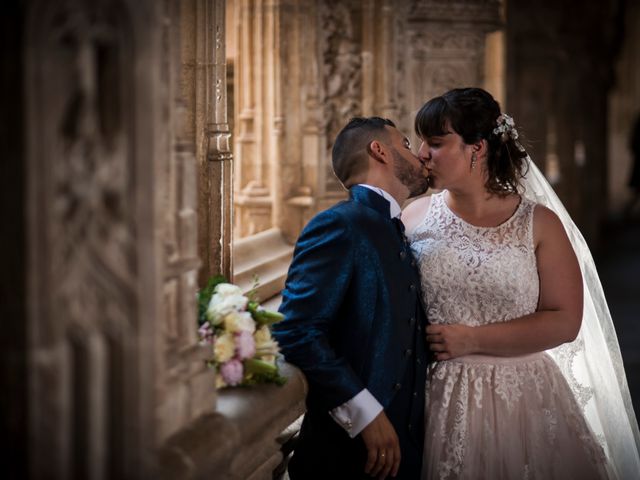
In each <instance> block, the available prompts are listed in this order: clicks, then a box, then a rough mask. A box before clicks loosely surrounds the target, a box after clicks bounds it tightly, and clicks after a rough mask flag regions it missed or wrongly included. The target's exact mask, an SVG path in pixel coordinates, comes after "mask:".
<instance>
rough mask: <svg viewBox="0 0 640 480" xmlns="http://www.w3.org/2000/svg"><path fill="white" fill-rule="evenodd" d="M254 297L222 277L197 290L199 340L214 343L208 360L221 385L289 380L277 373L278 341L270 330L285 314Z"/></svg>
mask: <svg viewBox="0 0 640 480" xmlns="http://www.w3.org/2000/svg"><path fill="white" fill-rule="evenodd" d="M253 297H254V295H253V294H251V293H250V294H249V296H245V295H243V294H242V290H240V288H239V287H238V286H236V285H233V284H231V283H227V282H226V280H225V278H224V277H221V276H218V277H212V278H211V279H209V282H208V284H207V286H206V287H205V288H204V289H202V290H201V291H200V292H198V310H199V312H198V324H199V326H200V327H199V329H198V333H199V336H200V343H201V344H205V345H211V346H212V350H213V352H212V353H213V356H212V358H211V359H209V360H208V362H207V363H208V364H209V366H211V367H212V368H215V370H216V386H217V387H218V388H223V387H226V386H236V385H255V384H257V383H276V384H278V385H283V384H284V383H285V382H286V378H284V377H283V376H281V375H280V373H279V372H278V366H277V365H276V355H277V354H278V352H279V350H278V344H277V343H276V341H275V340H274V339H273V338H272V337H271V330H270V326H271V325H272V324H273V323H276V322H279V321H281V320H282V319H283V318H284V317H283V315H282V314H280V313H277V312H270V311H268V310H265V309H263V308H262V307H260V305H259V304H258V302H257V301H256V300H255V299H254V298H253Z"/></svg>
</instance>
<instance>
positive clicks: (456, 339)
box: [427, 325, 478, 360]
mask: <svg viewBox="0 0 640 480" xmlns="http://www.w3.org/2000/svg"><path fill="white" fill-rule="evenodd" d="M474 330H475V327H469V326H467V325H429V326H427V343H428V345H429V349H430V350H431V351H432V352H434V354H435V357H436V360H450V359H452V358H456V357H461V356H463V355H469V354H472V353H476V351H477V349H478V344H477V341H476V338H475V335H474V333H475V332H474Z"/></svg>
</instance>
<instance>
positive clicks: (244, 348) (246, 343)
mask: <svg viewBox="0 0 640 480" xmlns="http://www.w3.org/2000/svg"><path fill="white" fill-rule="evenodd" d="M236 352H237V354H238V357H239V358H240V360H244V359H245V358H251V357H253V356H254V355H255V353H256V342H255V340H254V339H253V334H252V333H251V332H246V331H244V332H240V333H237V334H236Z"/></svg>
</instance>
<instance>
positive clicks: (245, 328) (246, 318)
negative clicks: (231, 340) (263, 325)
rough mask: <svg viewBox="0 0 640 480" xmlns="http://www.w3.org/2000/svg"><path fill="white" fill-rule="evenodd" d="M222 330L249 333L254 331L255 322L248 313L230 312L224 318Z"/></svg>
mask: <svg viewBox="0 0 640 480" xmlns="http://www.w3.org/2000/svg"><path fill="white" fill-rule="evenodd" d="M224 329H225V330H226V331H227V332H231V333H236V332H249V333H253V332H255V331H256V322H254V321H253V317H252V316H251V314H250V313H249V312H236V311H233V312H230V313H228V314H227V315H226V316H225V317H224Z"/></svg>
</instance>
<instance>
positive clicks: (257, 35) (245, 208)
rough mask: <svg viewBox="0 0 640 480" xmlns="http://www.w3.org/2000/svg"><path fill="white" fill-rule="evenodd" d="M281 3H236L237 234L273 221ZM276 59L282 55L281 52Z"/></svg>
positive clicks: (260, 228) (245, 0) (247, 0)
mask: <svg viewBox="0 0 640 480" xmlns="http://www.w3.org/2000/svg"><path fill="white" fill-rule="evenodd" d="M277 8H278V7H277V4H273V5H272V4H271V3H267V2H264V1H261V0H258V1H252V0H242V1H241V2H240V4H239V5H238V6H236V9H235V13H236V15H238V16H239V20H238V22H237V23H238V26H239V29H240V31H239V35H238V44H239V45H238V52H239V53H238V64H237V65H236V67H235V70H234V74H235V82H234V83H235V85H236V86H237V90H236V95H237V97H236V98H237V101H236V102H235V103H236V121H235V124H236V126H237V132H238V136H237V139H236V144H235V152H236V158H237V164H238V172H237V176H236V182H235V191H236V195H235V200H234V203H235V205H236V207H237V215H236V218H237V220H236V232H235V235H236V237H237V238H241V237H245V236H247V235H252V234H255V233H258V232H261V231H263V230H266V229H268V228H270V227H271V226H272V198H271V189H270V173H269V154H270V143H271V142H270V140H271V135H272V133H273V131H272V128H273V122H272V121H270V120H272V119H270V113H272V109H271V106H272V101H273V98H272V97H270V96H269V92H272V93H273V81H274V77H273V71H271V70H270V68H271V67H272V65H273V64H272V63H269V60H268V59H269V58H271V60H272V61H273V60H274V58H273V57H270V56H271V55H273V49H274V48H275V47H276V45H275V44H274V40H276V39H275V38H274V37H273V36H270V32H271V31H272V30H271V29H272V28H273V20H274V15H276V13H275V11H276V10H277ZM276 60H279V59H277V58H276Z"/></svg>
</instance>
